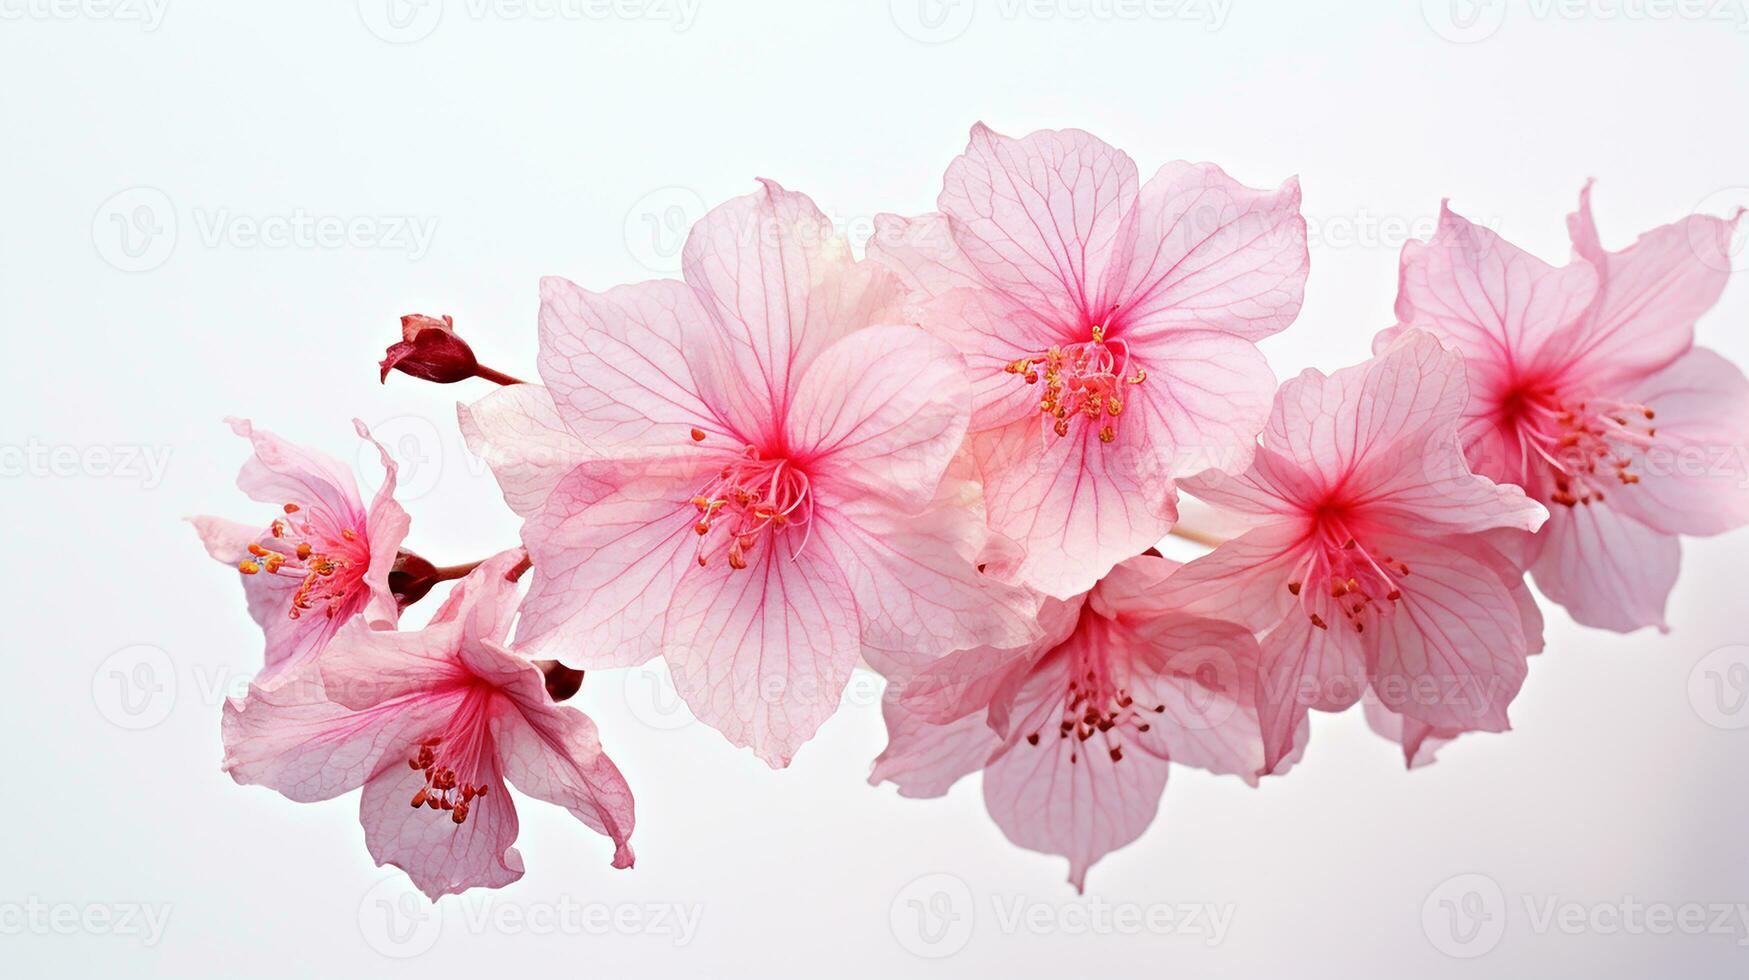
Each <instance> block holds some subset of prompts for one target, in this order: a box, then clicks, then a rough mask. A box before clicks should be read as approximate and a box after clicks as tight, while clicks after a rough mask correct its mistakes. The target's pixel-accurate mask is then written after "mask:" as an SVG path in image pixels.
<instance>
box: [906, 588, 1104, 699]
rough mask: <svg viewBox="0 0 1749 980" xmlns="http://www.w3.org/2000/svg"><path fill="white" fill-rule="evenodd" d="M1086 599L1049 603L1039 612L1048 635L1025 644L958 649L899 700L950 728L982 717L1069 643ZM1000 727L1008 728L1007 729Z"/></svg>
mask: <svg viewBox="0 0 1749 980" xmlns="http://www.w3.org/2000/svg"><path fill="white" fill-rule="evenodd" d="M1082 605H1083V600H1081V599H1071V600H1069V601H1067V602H1064V601H1061V600H1057V599H1046V600H1045V601H1044V605H1043V606H1042V607H1041V608H1040V609H1039V611H1038V623H1039V628H1040V629H1041V630H1042V631H1043V635H1042V636H1040V637H1039V638H1038V639H1036V640H1033V641H1032V642H1030V643H1026V644H1025V645H986V646H976V647H971V648H969V649H961V650H955V651H954V652H952V653H950V654H948V655H946V656H944V657H941V658H940V659H939V660H936V661H934V662H933V663H931V664H929V665H928V666H927V667H925V668H924V669H922V670H921V671H919V672H918V673H917V674H916V675H915V676H913V677H911V678H910V679H909V681H908V682H906V683H905V684H904V685H903V690H902V692H901V693H900V694H899V701H900V703H901V704H903V705H904V706H905V708H906V709H907V710H909V711H912V712H915V713H916V714H917V715H918V716H919V717H921V718H923V719H924V720H926V721H930V722H934V723H937V724H942V723H946V722H948V721H952V720H954V719H956V718H963V717H965V716H966V715H968V714H977V715H979V716H982V715H983V713H984V709H987V708H989V707H990V704H991V702H992V701H994V700H996V699H997V697H998V692H999V691H1001V690H1002V689H1003V688H1004V687H1006V686H1008V685H1009V682H1010V681H1012V680H1013V679H1014V676H1015V675H1016V674H1017V673H1024V672H1026V671H1027V670H1028V669H1030V668H1031V667H1032V665H1033V663H1034V662H1035V661H1036V660H1038V659H1039V658H1040V657H1042V656H1044V655H1045V654H1047V653H1049V652H1050V651H1051V650H1052V649H1054V648H1055V647H1056V646H1058V645H1059V644H1061V643H1062V642H1063V641H1065V640H1067V639H1068V638H1069V635H1070V634H1071V633H1073V632H1074V631H1075V626H1076V623H1077V622H1078V621H1079V620H1080V617H1081V607H1082ZM998 727H1003V728H1006V724H1005V723H1004V724H1003V725H1000V726H998Z"/></svg>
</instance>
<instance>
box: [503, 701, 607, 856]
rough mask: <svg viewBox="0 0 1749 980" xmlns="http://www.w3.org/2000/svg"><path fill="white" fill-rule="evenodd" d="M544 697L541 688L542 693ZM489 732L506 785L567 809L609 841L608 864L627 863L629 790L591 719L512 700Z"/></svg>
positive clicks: (547, 704)
mask: <svg viewBox="0 0 1749 980" xmlns="http://www.w3.org/2000/svg"><path fill="white" fill-rule="evenodd" d="M542 693H543V695H544V692H542ZM518 709H519V710H517V711H511V712H505V713H504V714H503V717H502V718H501V719H500V720H499V721H498V723H496V724H495V725H494V726H493V730H492V735H493V738H494V740H495V741H496V743H497V746H498V752H499V755H500V757H501V758H502V760H503V769H504V776H505V778H506V779H508V780H510V783H511V785H513V786H515V787H516V788H517V789H518V790H520V791H522V792H523V793H526V794H528V795H529V796H532V797H534V798H535V799H537V800H545V801H546V802H548V803H553V804H557V805H558V806H562V807H564V808H565V809H566V810H568V811H570V813H571V815H572V816H574V817H576V818H577V819H578V820H580V821H582V822H583V825H584V826H586V827H588V828H589V829H591V830H593V831H595V832H596V833H598V834H602V835H604V836H606V837H607V838H609V839H610V840H612V841H613V844H614V854H613V866H614V867H616V868H629V867H631V866H632V860H633V855H632V846H631V834H632V825H633V822H634V817H633V807H632V790H631V787H630V786H627V785H626V781H625V777H624V776H622V775H620V772H619V767H617V766H615V765H614V764H613V760H612V759H609V758H608V757H607V753H606V752H603V751H602V749H601V739H600V738H599V737H598V736H597V735H596V731H595V723H594V722H592V721H590V720H589V718H588V717H587V716H585V715H584V714H583V712H581V711H578V710H577V709H575V708H563V707H559V706H557V705H554V704H551V703H550V702H545V701H544V697H543V703H534V702H532V700H530V699H518Z"/></svg>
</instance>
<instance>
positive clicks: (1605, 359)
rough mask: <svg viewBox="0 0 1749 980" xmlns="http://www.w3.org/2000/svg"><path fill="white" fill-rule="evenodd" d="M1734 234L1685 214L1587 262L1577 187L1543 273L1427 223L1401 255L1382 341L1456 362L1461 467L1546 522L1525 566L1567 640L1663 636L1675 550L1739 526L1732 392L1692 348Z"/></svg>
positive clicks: (1496, 243) (1515, 255) (1471, 228)
mask: <svg viewBox="0 0 1749 980" xmlns="http://www.w3.org/2000/svg"><path fill="white" fill-rule="evenodd" d="M1737 220H1739V219H1738V218H1733V219H1731V220H1728V221H1727V220H1724V219H1720V218H1712V217H1706V216H1704V215H1691V216H1690V217H1688V218H1685V219H1683V220H1682V221H1679V222H1677V223H1675V224H1670V225H1664V226H1663V227H1660V228H1655V229H1653V230H1652V231H1649V232H1647V233H1646V234H1644V235H1641V236H1640V238H1639V240H1638V241H1636V242H1635V243H1634V244H1633V245H1632V246H1630V247H1628V248H1626V249H1623V250H1622V251H1619V252H1611V251H1607V250H1605V249H1604V248H1603V245H1602V244H1601V242H1600V240H1599V238H1598V235H1597V229H1596V226H1595V224H1594V223H1593V221H1592V217H1591V194H1590V187H1589V185H1587V187H1586V188H1585V190H1584V191H1583V192H1582V193H1581V195H1580V200H1579V210H1578V211H1577V212H1576V213H1575V214H1573V215H1571V216H1570V217H1569V218H1568V222H1567V223H1568V228H1569V230H1570V232H1571V234H1572V239H1573V250H1574V252H1575V254H1576V258H1575V259H1574V261H1573V262H1572V263H1571V264H1569V265H1566V266H1563V267H1559V268H1556V267H1553V266H1550V265H1548V264H1546V263H1544V262H1543V261H1542V260H1540V259H1538V258H1536V257H1535V256H1533V255H1531V254H1529V253H1527V252H1524V251H1522V250H1520V249H1518V248H1516V247H1515V246H1513V245H1512V244H1510V243H1508V242H1507V241H1505V240H1504V239H1502V238H1501V237H1500V236H1498V235H1496V234H1494V233H1493V232H1491V231H1489V230H1487V229H1485V228H1480V227H1478V226H1476V225H1473V224H1471V223H1470V222H1468V221H1466V220H1464V219H1463V218H1461V217H1459V216H1458V215H1456V214H1454V213H1453V212H1452V211H1451V210H1450V209H1449V208H1445V209H1442V212H1441V215H1440V223H1439V228H1438V231H1437V232H1436V234H1435V235H1434V237H1433V239H1432V240H1431V241H1429V242H1427V243H1425V244H1423V243H1420V242H1411V243H1409V244H1408V245H1406V246H1405V247H1404V249H1403V260H1402V277H1401V284H1400V286H1399V289H1398V293H1397V318H1398V321H1399V324H1400V325H1399V326H1398V327H1397V328H1394V329H1393V330H1391V331H1387V332H1386V334H1385V335H1383V336H1381V338H1380V340H1379V343H1380V344H1381V345H1386V344H1389V343H1390V342H1391V338H1392V336H1394V335H1395V334H1396V333H1397V332H1399V331H1400V330H1402V329H1404V328H1405V327H1414V328H1420V329H1425V330H1428V331H1431V332H1432V333H1434V334H1436V335H1437V336H1438V337H1439V338H1440V339H1441V340H1443V341H1445V342H1446V343H1447V344H1449V345H1451V346H1453V347H1454V348H1455V349H1457V350H1458V351H1460V352H1461V353H1462V354H1463V356H1464V359H1465V362H1466V364H1467V367H1468V370H1469V376H1470V386H1471V388H1472V389H1473V391H1474V396H1473V397H1472V399H1471V401H1470V406H1469V409H1468V411H1467V412H1466V413H1465V417H1464V426H1463V439H1464V444H1465V447H1466V450H1467V453H1468V455H1469V458H1470V461H1471V464H1472V465H1473V466H1474V467H1475V468H1476V469H1477V470H1478V471H1479V472H1482V473H1486V474H1487V475H1489V476H1491V477H1493V478H1494V479H1495V480H1498V481H1501V482H1504V483H1515V484H1518V485H1521V486H1523V487H1524V488H1525V490H1526V492H1528V493H1529V494H1530V495H1531V496H1532V497H1534V498H1536V499H1537V500H1540V501H1543V502H1544V503H1546V504H1547V505H1548V507H1549V510H1550V512H1551V517H1550V519H1549V522H1548V526H1547V527H1546V528H1544V529H1543V531H1542V533H1541V534H1539V535H1538V536H1537V539H1536V541H1535V542H1534V544H1533V546H1532V549H1531V551H1530V553H1529V554H1528V556H1527V558H1528V560H1529V561H1530V563H1531V566H1530V567H1531V570H1532V571H1533V573H1534V574H1535V577H1536V582H1537V585H1538V587H1539V588H1541V590H1542V591H1543V593H1544V594H1546V595H1547V596H1548V597H1549V598H1551V599H1553V600H1555V601H1556V602H1559V603H1561V604H1562V605H1563V606H1566V607H1567V611H1568V612H1569V613H1571V614H1572V615H1573V618H1574V619H1576V620H1578V621H1579V622H1581V623H1585V624H1587V625H1591V626H1599V627H1603V628H1606V629H1613V630H1619V631H1624V632H1625V631H1629V630H1633V629H1638V628H1639V627H1642V626H1658V627H1660V628H1664V627H1665V622H1664V605H1665V601H1666V599H1667V598H1668V597H1669V594H1670V590H1671V587H1672V586H1673V585H1675V582H1676V572H1677V566H1678V564H1679V561H1680V557H1681V545H1680V543H1679V540H1678V536H1679V535H1683V534H1691V535H1707V534H1718V533H1720V532H1722V531H1726V530H1729V529H1731V528H1734V527H1739V526H1741V525H1743V524H1745V523H1749V467H1746V463H1749V461H1746V460H1745V454H1746V453H1749V450H1746V449H1745V447H1746V446H1749V383H1746V382H1745V380H1744V377H1743V373H1742V371H1740V370H1738V369H1737V368H1736V367H1735V366H1734V365H1732V364H1730V363H1729V362H1727V361H1725V359H1724V358H1722V357H1720V356H1718V355H1717V354H1714V353H1713V352H1711V351H1709V350H1705V349H1703V348H1699V347H1696V346H1695V345H1694V323H1695V321H1696V320H1697V319H1698V318H1699V317H1700V316H1701V315H1702V314H1704V313H1705V312H1706V311H1707V310H1708V309H1710V308H1711V307H1712V305H1713V303H1714V302H1716V301H1717V300H1718V297H1719V294H1720V292H1721V291H1722V290H1723V289H1724V286H1725V281H1726V280H1727V279H1728V278H1729V276H1730V264H1729V260H1728V255H1727V252H1726V249H1727V248H1728V245H1729V242H1730V239H1731V233H1732V227H1733V225H1734V223H1735V222H1736V221H1737Z"/></svg>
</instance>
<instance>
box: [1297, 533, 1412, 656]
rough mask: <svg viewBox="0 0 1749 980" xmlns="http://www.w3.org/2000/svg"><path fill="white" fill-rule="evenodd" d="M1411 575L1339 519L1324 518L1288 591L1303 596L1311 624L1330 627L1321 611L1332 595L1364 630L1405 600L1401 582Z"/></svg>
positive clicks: (1346, 616)
mask: <svg viewBox="0 0 1749 980" xmlns="http://www.w3.org/2000/svg"><path fill="white" fill-rule="evenodd" d="M1408 575H1409V566H1408V565H1405V564H1404V563H1402V562H1400V561H1397V560H1396V559H1394V558H1392V557H1391V556H1390V555H1386V554H1381V553H1378V552H1375V551H1373V550H1370V549H1368V548H1367V547H1366V546H1365V545H1363V544H1361V543H1360V541H1359V540H1357V539H1356V538H1355V537H1354V536H1353V535H1352V534H1349V533H1348V530H1347V528H1346V527H1345V526H1344V525H1343V523H1342V521H1341V520H1340V519H1336V518H1326V519H1324V520H1322V521H1320V526H1319V529H1318V531H1317V533H1316V535H1315V539H1314V540H1313V542H1312V544H1311V546H1310V547H1309V548H1307V549H1306V554H1305V557H1304V558H1302V559H1300V563H1299V566H1298V567H1297V568H1296V569H1295V571H1294V573H1293V577H1292V578H1291V579H1289V581H1288V583H1287V590H1288V591H1289V592H1291V593H1293V594H1294V596H1295V597H1296V598H1298V599H1299V601H1300V609H1301V610H1302V611H1304V612H1305V614H1306V615H1307V616H1308V617H1310V618H1311V620H1312V625H1313V626H1316V627H1317V628H1319V629H1321V630H1327V629H1329V628H1330V623H1329V622H1328V621H1326V620H1325V619H1324V615H1323V613H1322V612H1321V611H1320V610H1321V609H1323V608H1325V606H1324V601H1325V597H1328V600H1329V602H1330V603H1331V604H1332V605H1333V606H1334V608H1335V610H1336V612H1338V613H1340V614H1341V615H1342V617H1343V618H1344V619H1346V620H1347V621H1348V624H1349V625H1350V626H1352V627H1354V631H1355V632H1356V633H1364V632H1366V627H1367V624H1368V623H1372V622H1376V621H1377V620H1378V618H1379V617H1381V616H1384V615H1387V614H1388V613H1389V612H1390V611H1391V610H1392V609H1393V608H1394V606H1395V604H1396V603H1397V602H1398V601H1399V600H1401V599H1402V598H1403V591H1402V589H1401V587H1400V585H1399V583H1400V581H1401V580H1402V579H1404V578H1407V577H1408Z"/></svg>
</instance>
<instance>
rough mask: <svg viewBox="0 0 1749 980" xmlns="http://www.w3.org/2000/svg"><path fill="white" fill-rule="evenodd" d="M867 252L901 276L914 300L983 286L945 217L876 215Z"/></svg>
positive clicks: (872, 259)
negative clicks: (956, 242) (953, 290)
mask: <svg viewBox="0 0 1749 980" xmlns="http://www.w3.org/2000/svg"><path fill="white" fill-rule="evenodd" d="M866 250H867V255H868V257H869V259H870V260H871V261H874V262H877V263H879V264H880V265H881V266H883V267H885V268H886V269H888V270H890V271H891V272H892V273H893V274H894V275H896V276H898V277H899V281H900V282H902V283H904V285H905V288H906V289H909V290H910V291H911V293H912V299H913V301H918V300H927V299H929V298H930V297H934V296H940V295H941V294H943V293H946V292H948V291H949V290H952V289H959V288H962V287H971V288H978V287H981V286H982V285H983V279H982V278H981V277H980V276H979V275H978V272H977V270H976V269H974V268H973V267H972V264H971V262H970V261H969V260H967V258H966V255H965V253H964V252H961V251H960V249H959V246H958V245H956V244H955V243H954V240H953V229H952V228H951V227H950V226H949V224H948V220H947V216H946V215H944V214H939V213H930V214H923V215H918V216H917V217H915V218H905V217H901V216H899V215H896V214H877V215H875V218H874V234H873V235H872V236H870V237H869V240H868V245H867V246H866Z"/></svg>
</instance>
